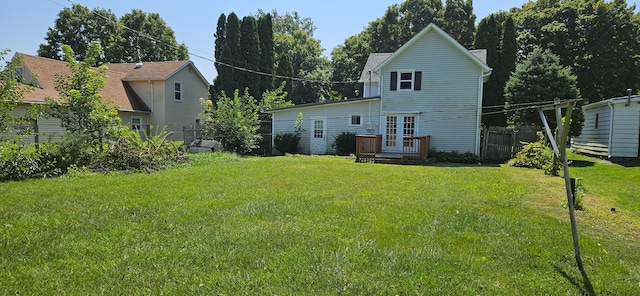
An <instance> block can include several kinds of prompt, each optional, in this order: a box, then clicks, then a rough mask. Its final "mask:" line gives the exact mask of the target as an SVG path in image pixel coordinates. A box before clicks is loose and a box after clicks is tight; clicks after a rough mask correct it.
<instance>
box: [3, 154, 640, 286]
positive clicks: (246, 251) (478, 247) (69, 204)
mask: <svg viewBox="0 0 640 296" xmlns="http://www.w3.org/2000/svg"><path fill="white" fill-rule="evenodd" d="M572 158H574V159H575V161H574V163H573V164H572V168H571V170H572V174H573V175H574V176H576V177H580V178H583V180H584V184H585V186H586V189H587V190H588V193H587V195H586V197H585V202H584V203H585V206H586V211H583V212H578V213H577V221H578V232H579V235H580V245H581V251H582V257H583V262H584V266H585V269H584V271H585V272H584V273H581V272H580V270H579V269H578V268H577V266H576V263H575V260H574V258H573V244H572V240H571V229H570V226H569V217H568V212H567V209H566V208H564V207H563V203H564V202H565V201H566V197H565V196H564V182H563V179H562V178H559V177H549V176H545V175H544V174H543V173H542V171H537V170H529V169H519V168H511V167H506V166H498V165H482V166H480V165H469V166H461V165H448V164H438V165H432V166H402V165H383V164H362V163H355V162H354V161H353V160H352V159H345V158H339V157H329V156H327V157H306V156H299V157H270V158H238V157H234V156H230V155H221V154H216V155H198V156H196V157H195V159H196V160H195V162H193V163H191V164H190V165H185V166H182V167H180V168H175V169H170V170H166V171H162V172H157V173H152V174H128V175H125V174H112V175H87V174H76V176H73V177H63V178H56V179H48V180H31V181H23V182H8V183H0V294H2V295H17V294H18V293H19V294H20V295H34V294H48V295H60V294H78V295H85V294H116V295H131V294H144V295H157V294H176V295H185V294H198V295H211V294H219V295H238V294H258V295H271V294H273V295H299V294H306V295H318V294H320V295H322V294H326V295H336V294H343V295H362V294H365V295H366V294H369V295H424V294H431V295H438V294H461V295H473V294H486V295H517V294H521V295H581V294H589V293H596V294H621V295H632V294H636V295H637V294H639V293H640V193H638V192H639V191H640V190H638V189H640V188H639V187H640V186H638V185H637V184H638V183H637V180H639V178H640V167H633V166H629V167H625V166H621V165H617V164H607V163H604V162H600V161H598V160H595V159H592V158H586V157H583V156H572ZM613 207H615V208H616V212H611V208H613Z"/></svg>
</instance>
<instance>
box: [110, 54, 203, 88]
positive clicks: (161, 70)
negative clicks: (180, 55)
mask: <svg viewBox="0 0 640 296" xmlns="http://www.w3.org/2000/svg"><path fill="white" fill-rule="evenodd" d="M104 65H105V66H106V67H107V68H109V70H112V71H118V72H122V73H126V74H127V75H126V76H125V78H124V81H140V80H167V79H169V78H170V77H171V76H172V75H173V74H175V73H177V72H178V71H180V70H182V69H183V68H186V67H191V69H192V70H193V71H195V73H196V76H198V77H199V78H200V79H201V80H202V82H203V83H205V84H206V85H209V83H208V82H207V79H205V78H204V76H202V73H200V71H199V70H198V68H196V67H195V65H194V64H193V62H192V61H188V60H185V61H167V62H147V63H135V64H134V63H123V64H104Z"/></svg>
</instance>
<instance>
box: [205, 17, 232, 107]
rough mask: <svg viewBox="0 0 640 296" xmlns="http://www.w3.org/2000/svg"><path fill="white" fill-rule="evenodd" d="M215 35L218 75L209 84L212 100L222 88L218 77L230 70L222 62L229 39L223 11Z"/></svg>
mask: <svg viewBox="0 0 640 296" xmlns="http://www.w3.org/2000/svg"><path fill="white" fill-rule="evenodd" d="M213 37H214V38H216V40H215V44H214V48H213V57H214V59H215V61H216V62H214V66H215V67H216V72H217V73H218V75H217V76H216V78H214V79H213V84H212V85H211V86H209V97H210V98H211V100H214V101H215V100H217V98H218V97H219V94H220V91H221V90H222V89H221V88H220V87H221V86H220V82H219V81H218V78H219V77H220V74H224V73H228V71H227V72H225V70H228V69H227V68H226V67H227V66H224V65H222V64H220V62H221V61H222V52H223V50H224V45H225V42H226V39H227V16H226V15H225V14H224V13H221V14H220V17H218V24H217V25H216V32H215V33H214V34H213Z"/></svg>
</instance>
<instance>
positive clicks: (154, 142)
mask: <svg viewBox="0 0 640 296" xmlns="http://www.w3.org/2000/svg"><path fill="white" fill-rule="evenodd" d="M169 135H170V133H168V132H167V131H166V130H164V129H162V130H160V131H157V132H156V133H155V134H153V135H147V133H146V132H145V133H143V135H142V136H141V135H140V132H138V131H125V132H123V133H122V134H121V136H120V137H118V139H117V140H116V141H114V142H113V143H111V145H109V147H108V148H107V149H106V150H105V151H104V153H101V154H100V155H99V157H97V158H96V159H95V162H94V163H92V167H93V168H96V169H100V170H103V171H113V170H118V171H139V170H142V171H155V170H159V169H164V168H166V167H168V166H170V165H172V164H175V163H180V162H184V161H186V160H187V155H186V152H185V149H184V145H182V143H179V142H172V141H170V140H168V139H167V137H168V136H169Z"/></svg>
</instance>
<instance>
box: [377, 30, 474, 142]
mask: <svg viewBox="0 0 640 296" xmlns="http://www.w3.org/2000/svg"><path fill="white" fill-rule="evenodd" d="M398 69H414V70H415V71H421V72H422V78H421V79H422V91H392V90H391V88H390V83H391V81H390V80H391V79H390V76H391V75H390V73H391V72H393V71H398ZM380 72H381V74H382V75H381V77H382V88H381V89H382V94H381V96H382V101H381V103H382V110H384V112H389V113H403V112H407V111H415V110H419V111H420V112H422V113H421V115H420V116H419V119H418V120H419V122H418V123H417V124H418V126H419V127H420V132H419V134H418V136H427V135H430V136H431V143H430V145H431V147H432V148H435V149H437V150H439V151H454V150H457V151H458V152H460V153H464V152H472V153H476V150H477V148H476V135H477V130H478V128H479V127H478V118H477V110H476V108H477V106H478V97H479V93H478V90H479V83H480V82H479V80H480V76H481V75H482V68H481V67H480V65H478V63H477V62H475V61H474V60H472V58H471V57H469V56H468V55H466V54H465V53H463V52H461V51H460V50H458V49H457V48H456V47H455V46H454V45H453V44H451V43H450V42H448V40H446V39H445V38H443V37H442V36H441V35H439V34H437V33H436V32H435V31H430V32H427V34H425V35H424V36H423V37H422V38H421V39H420V40H417V41H416V42H415V43H414V44H413V45H412V46H411V47H409V48H407V49H406V50H405V51H404V52H403V54H402V55H400V56H398V57H396V58H395V59H393V60H391V61H390V62H388V63H387V64H385V66H384V67H383V68H381V69H380ZM398 76H400V73H398ZM398 80H400V77H398Z"/></svg>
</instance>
